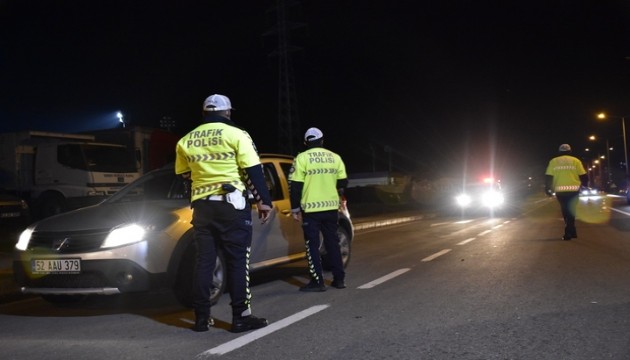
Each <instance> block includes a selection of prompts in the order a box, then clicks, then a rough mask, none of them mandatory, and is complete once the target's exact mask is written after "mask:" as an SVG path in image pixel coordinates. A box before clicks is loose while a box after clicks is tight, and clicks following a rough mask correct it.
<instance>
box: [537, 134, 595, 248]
mask: <svg viewBox="0 0 630 360" xmlns="http://www.w3.org/2000/svg"><path fill="white" fill-rule="evenodd" d="M558 151H559V153H560V155H559V156H556V157H554V158H553V159H551V160H550V161H549V164H548V165H547V170H546V171H545V193H546V194H547V195H548V196H551V195H552V194H553V193H554V192H555V193H556V198H557V199H558V203H560V210H561V211H562V217H563V218H564V225H565V227H564V235H563V236H562V240H571V239H572V238H577V230H576V229H575V214H576V212H577V203H578V198H579V196H580V187H582V186H584V187H586V186H587V184H588V175H587V174H586V170H585V169H584V165H583V164H582V161H580V159H578V158H576V157H573V156H571V146H569V144H562V145H560V148H559V149H558Z"/></svg>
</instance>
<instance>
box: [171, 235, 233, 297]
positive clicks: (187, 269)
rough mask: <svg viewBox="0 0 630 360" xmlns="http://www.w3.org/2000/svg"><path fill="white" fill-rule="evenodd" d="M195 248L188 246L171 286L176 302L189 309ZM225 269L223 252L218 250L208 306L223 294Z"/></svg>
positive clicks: (225, 282) (225, 281)
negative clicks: (173, 283)
mask: <svg viewBox="0 0 630 360" xmlns="http://www.w3.org/2000/svg"><path fill="white" fill-rule="evenodd" d="M195 256H196V251H195V246H189V247H188V248H187V249H186V251H185V252H184V255H183V256H182V260H181V262H180V266H179V270H178V271H177V278H176V279H177V280H176V281H175V285H174V286H173V293H174V294H175V298H176V299H177V301H178V302H179V303H180V304H181V305H183V306H185V307H189V308H191V307H192V306H193V278H194V274H195ZM225 271H226V267H225V257H224V256H223V252H222V251H221V250H218V252H217V262H216V265H215V267H214V274H213V276H212V289H211V291H210V305H214V304H216V303H217V301H219V298H220V297H221V295H222V294H223V292H225V287H226V284H227V279H226V272H225Z"/></svg>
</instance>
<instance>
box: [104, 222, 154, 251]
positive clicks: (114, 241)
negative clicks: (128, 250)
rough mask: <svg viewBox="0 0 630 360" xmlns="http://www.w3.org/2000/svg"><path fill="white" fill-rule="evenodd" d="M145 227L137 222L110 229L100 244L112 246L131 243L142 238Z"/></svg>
mask: <svg viewBox="0 0 630 360" xmlns="http://www.w3.org/2000/svg"><path fill="white" fill-rule="evenodd" d="M145 232H146V231H145V229H144V228H143V227H141V226H140V225H137V224H131V225H126V226H122V227H119V228H116V229H114V230H112V232H110V233H109V235H107V238H106V239H105V241H104V242H103V245H101V247H102V248H112V247H117V246H122V245H128V244H133V243H136V242H139V241H142V240H144V234H145Z"/></svg>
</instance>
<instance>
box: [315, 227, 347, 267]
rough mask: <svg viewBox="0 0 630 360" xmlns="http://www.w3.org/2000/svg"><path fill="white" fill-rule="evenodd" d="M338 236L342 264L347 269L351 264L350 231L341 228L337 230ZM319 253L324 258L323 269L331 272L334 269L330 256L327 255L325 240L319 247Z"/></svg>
mask: <svg viewBox="0 0 630 360" xmlns="http://www.w3.org/2000/svg"><path fill="white" fill-rule="evenodd" d="M337 236H339V247H340V249H341V262H342V263H343V267H344V268H346V266H348V263H349V262H350V253H351V246H350V235H348V231H347V230H346V229H345V228H343V227H341V226H339V227H338V228H337ZM319 252H320V254H321V256H322V268H323V269H324V270H331V269H332V266H331V262H330V259H329V257H328V254H327V253H326V248H325V247H324V241H323V239H322V241H321V244H320V246H319Z"/></svg>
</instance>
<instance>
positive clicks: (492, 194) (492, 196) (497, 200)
mask: <svg viewBox="0 0 630 360" xmlns="http://www.w3.org/2000/svg"><path fill="white" fill-rule="evenodd" d="M503 201H504V199H503V194H501V193H500V192H497V191H488V192H486V193H485V194H483V204H484V205H485V206H487V207H491V208H493V207H497V206H500V205H501V204H503Z"/></svg>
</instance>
